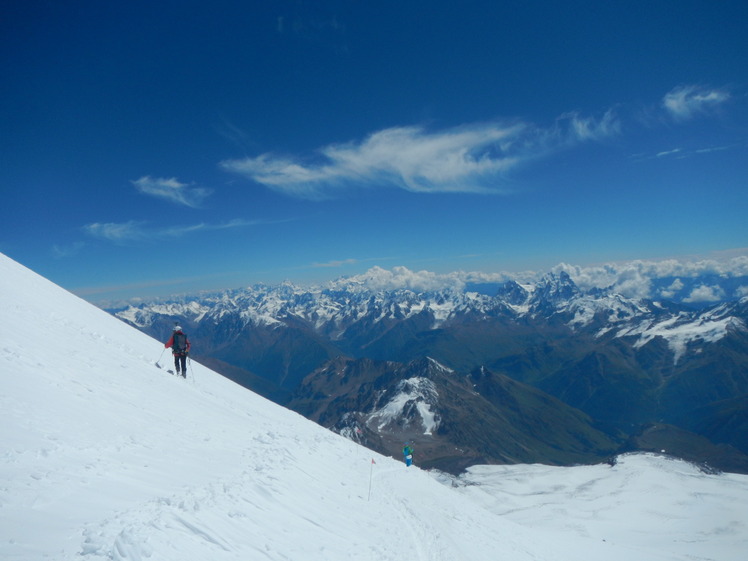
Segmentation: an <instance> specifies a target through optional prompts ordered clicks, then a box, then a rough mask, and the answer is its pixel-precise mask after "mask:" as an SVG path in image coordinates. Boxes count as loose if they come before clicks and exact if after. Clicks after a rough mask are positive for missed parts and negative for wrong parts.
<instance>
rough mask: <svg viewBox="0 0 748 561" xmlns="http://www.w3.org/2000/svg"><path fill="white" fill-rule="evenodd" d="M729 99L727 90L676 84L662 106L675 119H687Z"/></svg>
mask: <svg viewBox="0 0 748 561" xmlns="http://www.w3.org/2000/svg"><path fill="white" fill-rule="evenodd" d="M729 99H730V94H729V92H727V91H724V90H719V89H710V88H705V87H702V86H694V85H690V86H678V87H677V88H674V89H673V90H671V91H670V92H668V93H667V94H666V95H665V97H664V98H663V100H662V106H663V107H664V108H665V110H666V111H667V112H668V114H669V115H670V116H671V117H672V118H673V119H675V120H676V121H687V120H688V119H692V118H693V117H696V116H697V115H701V114H705V113H708V112H709V111H712V110H713V109H715V108H716V107H718V106H720V105H722V104H723V103H725V102H726V101H728V100H729Z"/></svg>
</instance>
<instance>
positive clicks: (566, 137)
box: [221, 111, 620, 199]
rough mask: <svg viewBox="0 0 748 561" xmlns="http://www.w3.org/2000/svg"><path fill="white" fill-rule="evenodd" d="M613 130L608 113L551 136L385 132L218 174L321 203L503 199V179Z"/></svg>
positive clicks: (489, 129) (515, 126)
mask: <svg viewBox="0 0 748 561" xmlns="http://www.w3.org/2000/svg"><path fill="white" fill-rule="evenodd" d="M619 130H620V126H619V124H618V120H617V118H616V117H615V114H614V113H613V112H612V111H609V112H607V113H605V115H604V116H603V117H602V118H601V119H595V118H584V117H581V116H580V115H578V114H568V115H564V116H562V117H561V118H560V119H559V120H558V121H557V122H556V124H555V125H554V127H553V128H551V129H545V130H544V129H540V128H537V127H535V126H533V125H531V124H529V123H521V122H514V123H509V124H500V123H479V124H475V125H471V126H464V127H456V128H452V129H446V130H442V131H436V132H429V131H426V130H425V129H424V128H423V127H418V126H412V127H393V128H389V129H384V130H381V131H378V132H375V133H373V134H371V135H370V136H368V137H367V138H366V139H364V140H363V141H361V142H349V143H346V144H334V145H330V146H326V147H324V148H322V149H320V150H319V151H318V154H317V157H316V158H315V159H314V160H313V161H304V160H303V159H301V158H292V157H287V156H276V155H272V154H263V155H261V156H258V157H254V158H245V159H241V160H227V161H224V162H222V163H221V167H222V168H223V169H225V170H227V171H230V172H234V173H238V174H241V175H244V176H246V177H248V178H250V179H252V180H253V181H256V182H258V183H261V184H263V185H265V186H267V187H270V188H272V189H276V190H278V191H281V192H283V193H286V194H288V195H292V196H298V197H304V198H310V199H315V198H324V197H329V196H331V195H332V194H333V193H334V192H335V190H336V189H344V188H346V187H349V186H351V185H355V186H359V187H361V186H382V185H390V186H395V187H398V188H401V189H405V190H407V191H412V192H417V193H506V192H507V189H506V187H505V186H504V185H503V184H502V182H501V179H502V176H503V174H505V173H506V172H508V171H509V170H512V169H514V168H516V167H518V166H521V165H523V164H525V163H527V162H528V161H531V160H533V159H536V158H539V157H543V156H545V155H547V154H548V153H552V152H554V151H558V150H561V149H564V148H568V147H569V146H571V145H573V144H576V143H579V142H585V141H597V140H601V139H602V138H605V137H607V136H610V135H614V134H617V133H618V132H619Z"/></svg>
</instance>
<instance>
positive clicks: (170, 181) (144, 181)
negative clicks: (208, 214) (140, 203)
mask: <svg viewBox="0 0 748 561" xmlns="http://www.w3.org/2000/svg"><path fill="white" fill-rule="evenodd" d="M132 184H133V185H134V186H135V188H136V189H137V190H138V191H140V192H141V193H144V194H146V195H151V196H153V197H158V198H161V199H166V200H167V201H171V202H173V203H177V204H180V205H185V206H188V207H192V208H197V207H199V206H200V205H201V204H202V202H203V200H204V199H205V198H206V197H207V196H208V195H210V193H211V190H210V189H204V188H202V187H193V186H192V185H190V184H188V183H182V182H180V181H178V180H177V178H176V177H171V178H161V177H151V176H150V175H145V176H143V177H141V178H140V179H137V180H135V181H132Z"/></svg>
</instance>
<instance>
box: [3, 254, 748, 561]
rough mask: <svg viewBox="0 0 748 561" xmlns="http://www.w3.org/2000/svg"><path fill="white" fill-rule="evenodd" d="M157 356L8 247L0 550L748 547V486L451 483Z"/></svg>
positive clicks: (396, 555) (674, 551) (352, 555)
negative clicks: (179, 374) (177, 370)
mask: <svg viewBox="0 0 748 561" xmlns="http://www.w3.org/2000/svg"><path fill="white" fill-rule="evenodd" d="M162 351H163V345H162V344H161V343H160V342H158V341H154V340H153V339H150V338H149V337H147V336H146V335H144V334H142V333H141V332H139V331H137V330H135V329H133V328H130V327H128V326H127V325H126V324H124V323H122V322H120V321H119V320H117V319H115V318H113V317H111V316H109V315H108V314H106V313H105V312H103V311H101V310H99V309H97V308H95V307H93V306H91V305H89V304H87V303H85V302H84V301H82V300H80V299H78V298H77V297H75V296H73V295H71V294H69V293H67V292H65V291H64V290H62V289H61V288H59V287H57V286H55V285H53V284H51V283H50V282H48V281H46V280H45V279H43V278H41V277H39V276H37V275H35V274H34V273H32V272H31V271H29V270H27V269H25V268H23V267H22V266H20V265H18V264H17V263H15V262H13V261H12V260H10V259H8V258H7V257H5V256H3V255H1V254H0V445H1V448H0V454H1V455H0V559H3V560H13V561H20V560H23V561H37V560H42V559H51V560H55V561H65V560H72V559H76V560H78V561H81V560H85V561H96V560H103V559H108V560H129V561H133V560H135V561H141V560H145V559H153V560H174V561H193V560H194V561H198V560H199V561H206V560H210V561H222V560H242V561H251V560H255V559H269V560H300V561H301V560H303V561H322V560H325V561H330V560H333V561H334V560H338V559H339V560H346V561H348V560H371V561H389V560H398V561H400V560H401V559H402V558H403V557H404V556H405V557H407V558H408V559H411V560H417V561H426V560H432V561H442V560H443V561H447V560H449V561H455V560H463V559H465V560H468V559H469V560H471V561H475V560H478V561H480V560H484V559H485V560H489V559H491V560H495V559H507V560H511V561H530V560H532V561H544V560H548V561H551V560H553V561H564V560H569V561H572V560H574V561H580V560H585V559H595V560H597V559H600V558H601V556H604V558H605V559H606V561H619V560H620V561H624V560H627V561H628V560H630V559H637V560H652V561H660V560H662V561H676V560H682V559H691V560H707V559H709V560H712V559H713V560H715V561H716V560H719V561H737V560H738V559H741V560H742V559H743V558H744V555H745V551H748V537H747V536H746V533H747V530H746V526H747V524H748V522H747V521H746V515H745V508H744V505H745V504H746V499H748V478H746V477H745V476H736V475H729V476H728V475H720V476H714V475H705V474H701V473H699V472H697V471H695V470H692V469H690V468H688V466H684V465H683V464H681V463H679V462H664V461H658V462H655V463H642V462H644V461H645V460H643V459H638V460H632V459H629V458H627V459H626V460H625V461H624V462H622V464H621V465H619V466H616V467H614V468H609V467H607V466H597V467H593V468H547V467H544V466H509V467H501V468H496V467H493V468H488V467H486V468H485V471H481V469H482V468H474V470H471V472H470V473H469V474H468V475H467V476H466V477H469V478H470V480H469V482H470V485H469V486H468V485H462V483H465V482H467V481H468V480H467V479H466V480H465V481H461V484H459V485H458V486H457V487H454V488H452V487H450V486H449V485H444V484H443V483H444V481H442V479H444V478H443V477H442V476H439V475H438V474H437V475H434V474H429V473H426V472H423V471H421V470H419V469H417V468H410V469H407V468H405V467H404V466H403V464H402V463H400V462H397V461H394V460H391V459H388V458H384V457H381V456H378V455H376V454H373V453H372V452H370V451H369V450H367V449H365V448H362V447H359V446H358V445H356V444H354V443H352V442H350V441H348V440H346V439H344V438H342V437H340V436H338V435H335V434H333V433H331V432H329V431H327V430H325V429H323V428H321V427H319V426H317V425H315V424H314V423H312V422H310V421H307V420H306V419H304V418H302V417H300V416H299V415H297V414H295V413H293V412H290V411H288V410H285V409H283V408H281V407H279V406H277V405H275V404H273V403H271V402H269V401H267V400H265V399H263V398H261V397H259V396H257V395H255V394H253V393H251V392H249V391H247V390H245V389H244V388H241V387H240V386H237V385H235V384H234V383H232V382H230V381H228V380H227V379H225V378H223V377H221V376H219V375H218V374H215V373H213V372H212V371H210V370H208V369H206V368H204V367H202V366H201V365H199V364H197V363H194V362H193V363H192V364H191V371H190V377H189V378H188V379H187V380H183V379H180V378H176V377H173V376H171V375H169V374H168V373H166V371H165V370H164V369H159V368H158V367H157V366H155V364H154V363H155V362H156V361H157V360H158V359H160V363H161V365H163V366H167V365H168V364H170V357H169V356H168V354H167V353H168V351H167V353H164V354H162ZM416 459H417V456H416ZM373 462H376V463H373ZM496 469H500V470H502V471H495V470H496ZM689 470H690V471H689ZM683 473H686V475H685V476H684V475H683ZM631 481H639V482H642V483H641V484H639V485H632V486H628V485H626V484H625V483H626V482H631ZM646 482H650V483H651V485H646V484H645V483H646ZM449 483H451V481H450V482H449ZM614 512H618V513H619V515H618V516H615V515H613V514H612V513H614ZM624 513H625V515H624ZM684 517H687V518H688V520H687V521H686V522H687V524H686V522H684V521H683V519H684ZM601 520H602V521H601ZM686 527H692V528H693V529H694V532H693V533H688V532H685V531H684V532H680V531H675V530H672V529H673V528H686ZM663 528H664V529H666V530H668V529H669V530H668V531H664V532H663ZM603 535H607V536H608V537H609V538H610V539H605V541H603V540H604V538H603V537H602V536H603ZM689 544H692V545H693V548H692V549H691V546H690V545H689ZM684 552H686V553H685V554H684Z"/></svg>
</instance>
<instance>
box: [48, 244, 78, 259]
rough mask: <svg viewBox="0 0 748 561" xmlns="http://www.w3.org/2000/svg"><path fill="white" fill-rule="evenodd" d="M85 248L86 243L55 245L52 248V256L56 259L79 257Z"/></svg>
mask: <svg viewBox="0 0 748 561" xmlns="http://www.w3.org/2000/svg"><path fill="white" fill-rule="evenodd" d="M84 247H86V244H85V243H84V242H74V243H72V244H69V245H58V244H55V245H53V246H52V254H53V255H54V257H55V259H65V258H67V257H72V256H74V255H78V253H80V252H81V250H82V249H83V248H84Z"/></svg>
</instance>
